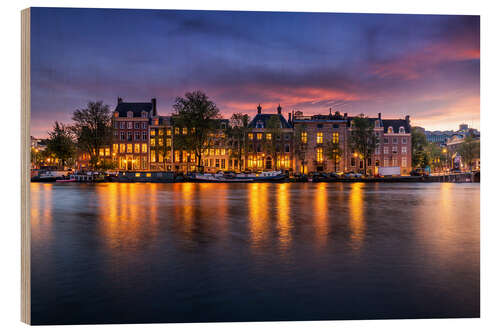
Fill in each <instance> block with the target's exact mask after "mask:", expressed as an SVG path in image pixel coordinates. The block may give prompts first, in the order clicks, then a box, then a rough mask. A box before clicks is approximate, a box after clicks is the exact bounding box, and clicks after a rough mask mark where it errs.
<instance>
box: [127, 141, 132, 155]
mask: <svg viewBox="0 0 500 333" xmlns="http://www.w3.org/2000/svg"><path fill="white" fill-rule="evenodd" d="M131 152H132V144H131V143H129V144H127V153H131Z"/></svg>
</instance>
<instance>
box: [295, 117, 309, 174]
mask: <svg viewBox="0 0 500 333" xmlns="http://www.w3.org/2000/svg"><path fill="white" fill-rule="evenodd" d="M293 133H294V135H293V152H294V155H295V157H296V158H297V160H298V161H299V162H300V173H301V174H304V166H305V164H306V151H307V131H306V126H305V125H304V124H300V125H296V126H295V130H294V131H293ZM302 133H306V135H305V136H303V135H302Z"/></svg>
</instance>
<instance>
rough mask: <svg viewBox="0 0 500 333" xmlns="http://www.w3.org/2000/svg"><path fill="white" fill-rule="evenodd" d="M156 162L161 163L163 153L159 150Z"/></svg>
mask: <svg viewBox="0 0 500 333" xmlns="http://www.w3.org/2000/svg"><path fill="white" fill-rule="evenodd" d="M158 162H160V163H163V153H162V152H161V151H160V152H159V153H158Z"/></svg>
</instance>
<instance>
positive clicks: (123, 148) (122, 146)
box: [120, 143, 125, 153]
mask: <svg viewBox="0 0 500 333" xmlns="http://www.w3.org/2000/svg"><path fill="white" fill-rule="evenodd" d="M124 152H125V144H124V143H120V153H124Z"/></svg>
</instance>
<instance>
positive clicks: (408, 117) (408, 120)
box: [405, 115, 410, 125]
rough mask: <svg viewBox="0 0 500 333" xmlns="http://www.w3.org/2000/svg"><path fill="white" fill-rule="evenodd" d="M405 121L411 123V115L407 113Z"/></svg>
mask: <svg viewBox="0 0 500 333" xmlns="http://www.w3.org/2000/svg"><path fill="white" fill-rule="evenodd" d="M405 121H406V123H407V124H408V125H410V116H408V115H407V116H406V117H405Z"/></svg>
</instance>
